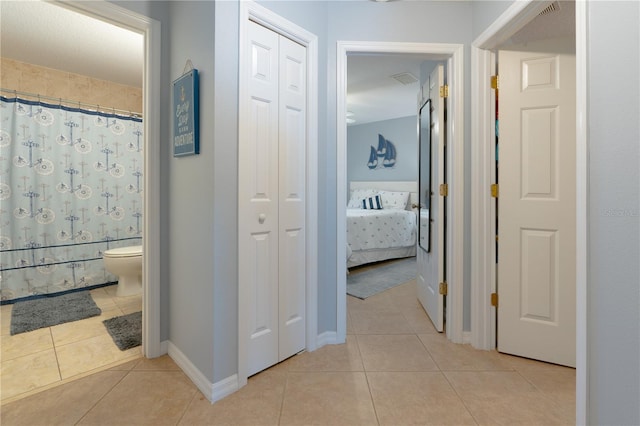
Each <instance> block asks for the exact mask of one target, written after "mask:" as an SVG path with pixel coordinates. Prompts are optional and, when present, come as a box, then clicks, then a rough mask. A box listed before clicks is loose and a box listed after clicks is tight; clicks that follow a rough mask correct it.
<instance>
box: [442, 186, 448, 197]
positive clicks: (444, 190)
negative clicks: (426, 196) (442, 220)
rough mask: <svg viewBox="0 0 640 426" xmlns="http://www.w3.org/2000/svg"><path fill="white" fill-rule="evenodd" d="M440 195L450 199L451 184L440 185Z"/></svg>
mask: <svg viewBox="0 0 640 426" xmlns="http://www.w3.org/2000/svg"><path fill="white" fill-rule="evenodd" d="M440 195H441V196H443V197H448V196H449V184H448V183H443V184H440Z"/></svg>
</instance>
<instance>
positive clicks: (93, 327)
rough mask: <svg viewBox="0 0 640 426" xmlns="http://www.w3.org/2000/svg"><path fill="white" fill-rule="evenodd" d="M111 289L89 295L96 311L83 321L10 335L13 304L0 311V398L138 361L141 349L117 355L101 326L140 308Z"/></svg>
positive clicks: (138, 300)
mask: <svg viewBox="0 0 640 426" xmlns="http://www.w3.org/2000/svg"><path fill="white" fill-rule="evenodd" d="M116 287H117V286H116V285H112V286H108V287H102V288H99V289H95V290H92V291H91V295H92V297H93V300H94V301H95V302H96V304H97V305H98V307H99V308H100V309H101V310H102V314H101V315H100V316H97V317H92V318H87V319H85V320H81V321H74V322H69V323H65V324H60V325H56V326H53V327H47V328H41V329H39V330H34V331H30V332H28V333H21V334H16V335H14V336H11V335H10V327H11V309H12V308H13V305H3V306H1V307H0V314H1V316H0V332H1V335H0V339H1V340H0V360H1V362H0V398H1V400H2V403H3V404H4V403H5V402H8V401H12V400H15V399H17V398H22V397H24V396H25V395H30V394H32V393H34V392H38V391H41V390H43V389H48V388H51V387H53V386H56V385H59V384H60V383H65V382H69V381H72V380H74V379H77V378H79V377H83V376H86V375H88V374H91V373H93V372H96V371H100V370H101V369H105V368H109V367H111V366H114V365H116V364H118V363H122V362H125V361H127V360H134V359H138V358H140V357H141V356H142V352H141V348H140V347H137V348H132V349H129V350H127V351H121V350H120V349H118V347H117V346H116V345H115V344H114V343H113V340H112V339H111V336H110V335H109V333H108V332H107V329H106V328H105V326H104V324H102V321H103V320H105V319H108V318H112V317H115V316H119V315H125V314H129V313H132V312H136V311H140V310H141V309H142V296H141V295H136V296H128V297H117V296H116Z"/></svg>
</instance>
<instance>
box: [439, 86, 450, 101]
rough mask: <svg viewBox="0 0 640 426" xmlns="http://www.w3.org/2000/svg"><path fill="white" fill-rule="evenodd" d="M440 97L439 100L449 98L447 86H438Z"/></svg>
mask: <svg viewBox="0 0 640 426" xmlns="http://www.w3.org/2000/svg"><path fill="white" fill-rule="evenodd" d="M440 97H441V98H448V97H449V86H448V85H446V84H445V85H444V86H440Z"/></svg>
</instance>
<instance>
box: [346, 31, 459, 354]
mask: <svg viewBox="0 0 640 426" xmlns="http://www.w3.org/2000/svg"><path fill="white" fill-rule="evenodd" d="M353 53H358V54H360V53H370V54H420V55H424V59H425V60H436V61H440V60H443V58H448V59H446V60H447V81H448V83H449V95H450V97H449V106H450V110H449V117H448V120H447V135H448V137H449V146H448V152H449V154H450V155H449V156H448V158H447V167H446V173H447V180H448V181H449V183H450V187H449V218H448V223H449V224H450V225H451V226H449V227H448V229H447V233H448V241H450V242H451V244H449V245H448V247H447V262H448V272H449V275H448V278H447V279H448V294H447V296H446V300H447V306H448V307H449V309H447V311H446V316H447V318H446V333H447V338H448V339H449V340H451V341H452V342H454V343H462V342H463V339H464V336H463V282H464V238H465V233H464V188H463V185H464V125H463V123H464V46H463V45H462V44H446V43H408V42H401V43H396V42H375V41H358V42H349V41H338V42H337V48H336V56H337V57H336V83H337V84H336V86H337V88H336V89H337V90H336V92H337V93H336V101H337V102H336V122H337V123H338V125H337V126H336V133H337V135H336V144H337V155H336V157H337V158H336V182H337V189H336V230H337V235H336V241H337V247H336V265H337V268H336V272H337V275H336V281H337V286H336V300H337V306H336V323H337V327H336V328H337V331H336V337H335V339H334V340H335V342H336V343H342V342H344V341H345V338H346V324H347V320H346V318H347V309H346V304H347V302H346V272H347V268H346V262H345V261H344V259H346V247H347V241H346V234H347V232H346V209H345V205H346V202H347V177H346V176H347V166H346V157H347V154H346V151H347V150H346V140H347V126H346V122H345V117H346V112H347V111H346V90H347V55H348V54H353ZM454 259H455V260H454Z"/></svg>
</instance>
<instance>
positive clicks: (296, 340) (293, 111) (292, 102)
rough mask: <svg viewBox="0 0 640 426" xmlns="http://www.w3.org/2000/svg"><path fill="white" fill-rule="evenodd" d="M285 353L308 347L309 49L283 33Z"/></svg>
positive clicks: (281, 301) (281, 270) (281, 256)
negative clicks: (306, 191)
mask: <svg viewBox="0 0 640 426" xmlns="http://www.w3.org/2000/svg"><path fill="white" fill-rule="evenodd" d="M279 68H280V85H279V86H280V111H279V121H280V125H279V128H280V138H279V149H278V151H279V175H280V178H279V201H280V207H279V212H280V230H279V244H280V248H279V259H280V261H279V277H280V282H279V317H280V327H279V329H280V339H279V359H278V361H282V360H283V359H285V358H288V357H290V356H291V355H293V354H296V353H298V352H300V351H301V350H303V349H304V347H305V318H306V316H305V276H306V264H305V247H306V244H305V240H306V227H305V204H306V194H305V188H306V185H307V180H306V170H307V168H306V156H307V154H306V143H305V141H306V136H305V135H306V133H307V129H306V116H307V114H306V104H307V87H306V75H307V70H306V49H305V48H304V47H303V46H301V45H299V44H297V43H295V42H293V41H291V40H289V39H288V38H285V37H282V36H280V66H279Z"/></svg>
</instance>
